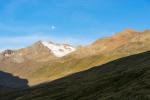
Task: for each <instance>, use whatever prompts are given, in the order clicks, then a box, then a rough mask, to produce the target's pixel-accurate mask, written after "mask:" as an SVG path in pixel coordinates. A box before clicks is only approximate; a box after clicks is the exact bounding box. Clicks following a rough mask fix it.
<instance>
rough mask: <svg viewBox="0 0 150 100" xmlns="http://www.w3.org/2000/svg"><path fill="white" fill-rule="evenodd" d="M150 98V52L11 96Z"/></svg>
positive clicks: (41, 99)
mask: <svg viewBox="0 0 150 100" xmlns="http://www.w3.org/2000/svg"><path fill="white" fill-rule="evenodd" d="M149 95H150V52H145V53H141V54H137V55H133V56H129V57H125V58H121V59H118V60H115V61H112V62H110V63H107V64H104V65H102V66H97V67H94V68H92V69H89V70H87V71H83V72H79V73H76V74H73V75H70V76H67V77H64V78H61V79H58V80H56V81H53V82H50V83H46V84H41V85H39V86H36V87H32V88H30V89H27V90H25V91H22V92H21V93H14V94H12V95H11V96H15V97H17V98H16V99H13V100H149V99H150V97H149ZM9 96H10V95H9ZM11 96H10V97H9V98H11ZM11 100H12V99H11Z"/></svg>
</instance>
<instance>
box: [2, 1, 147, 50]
mask: <svg viewBox="0 0 150 100" xmlns="http://www.w3.org/2000/svg"><path fill="white" fill-rule="evenodd" d="M125 29H133V30H137V31H144V30H146V29H150V0H0V50H4V49H18V48H23V47H26V46H29V45H31V44H33V43H34V42H36V41H39V40H43V41H53V42H57V43H69V44H71V45H74V46H78V45H88V44H90V43H92V42H94V41H95V40H96V39H99V38H102V37H108V36H111V35H113V34H115V33H117V32H120V31H123V30H125Z"/></svg>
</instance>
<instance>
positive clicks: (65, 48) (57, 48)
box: [42, 41, 76, 57]
mask: <svg viewBox="0 0 150 100" xmlns="http://www.w3.org/2000/svg"><path fill="white" fill-rule="evenodd" d="M42 44H43V45H44V46H46V47H47V48H49V49H50V51H51V52H52V53H53V54H54V55H55V56H56V57H63V56H65V55H67V54H69V53H71V52H73V51H75V50H76V49H75V48H73V47H71V46H69V45H66V44H54V43H51V42H45V41H42Z"/></svg>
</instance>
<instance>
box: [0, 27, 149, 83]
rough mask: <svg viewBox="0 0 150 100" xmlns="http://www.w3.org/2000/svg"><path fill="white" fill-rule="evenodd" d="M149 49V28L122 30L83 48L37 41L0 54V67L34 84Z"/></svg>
mask: <svg viewBox="0 0 150 100" xmlns="http://www.w3.org/2000/svg"><path fill="white" fill-rule="evenodd" d="M148 50H150V30H146V31H144V32H137V31H134V30H130V29H128V30H124V31H123V32H120V33H117V34H115V35H114V36H112V37H106V38H102V39H98V40H96V41H95V42H94V43H92V44H90V45H88V46H83V47H78V48H75V47H72V46H70V45H68V44H56V43H52V42H45V41H38V42H36V43H35V44H33V45H31V46H29V47H27V48H22V49H19V50H5V51H3V52H1V53H0V70H1V71H4V72H8V73H11V74H13V75H15V76H19V77H20V78H23V79H27V80H28V82H29V83H28V85H30V86H33V85H37V84H41V83H43V82H49V81H53V80H56V79H59V78H62V77H65V76H67V75H70V74H73V73H76V72H81V71H84V70H87V69H90V68H93V67H94V66H98V65H102V64H105V63H107V62H110V61H113V60H116V59H118V58H122V57H125V56H129V55H133V54H138V53H141V52H145V51H148Z"/></svg>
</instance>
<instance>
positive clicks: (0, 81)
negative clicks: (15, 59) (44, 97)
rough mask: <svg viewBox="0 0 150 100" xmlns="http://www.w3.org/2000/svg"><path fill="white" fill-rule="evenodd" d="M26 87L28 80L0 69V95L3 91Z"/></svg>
mask: <svg viewBox="0 0 150 100" xmlns="http://www.w3.org/2000/svg"><path fill="white" fill-rule="evenodd" d="M24 88H28V81H27V80H26V79H21V78H19V77H17V76H13V75H12V74H10V73H6V72H2V71H0V96H1V95H2V94H4V93H7V92H11V91H16V90H20V89H24Z"/></svg>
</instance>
